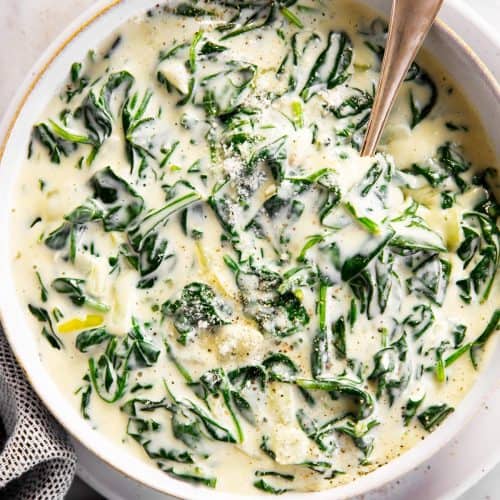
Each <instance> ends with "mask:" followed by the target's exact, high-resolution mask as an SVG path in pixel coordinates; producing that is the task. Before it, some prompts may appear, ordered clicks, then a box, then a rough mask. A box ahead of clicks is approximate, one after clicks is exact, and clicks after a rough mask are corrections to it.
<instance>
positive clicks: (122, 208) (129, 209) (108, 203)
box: [89, 167, 144, 231]
mask: <svg viewBox="0 0 500 500" xmlns="http://www.w3.org/2000/svg"><path fill="white" fill-rule="evenodd" d="M89 184H90V186H91V187H92V189H93V191H94V194H93V197H94V198H95V199H96V200H99V201H100V202H101V203H103V204H104V206H105V211H104V214H103V217H102V223H103V226H104V230H105V231H125V230H126V229H128V228H129V227H131V226H132V225H133V224H134V222H136V220H137V218H138V217H139V215H140V214H141V212H142V211H143V209H144V200H143V198H142V197H141V196H140V195H139V194H138V193H137V192H136V191H135V190H134V189H133V188H132V187H131V186H130V185H129V184H128V183H127V182H126V181H125V180H123V179H122V178H121V177H118V176H117V175H116V174H115V173H114V172H113V170H112V169H111V167H106V168H104V169H102V170H99V171H98V172H96V173H95V174H94V175H93V176H92V177H91V179H90V181H89Z"/></svg>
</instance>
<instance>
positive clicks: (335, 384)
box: [296, 378, 375, 420]
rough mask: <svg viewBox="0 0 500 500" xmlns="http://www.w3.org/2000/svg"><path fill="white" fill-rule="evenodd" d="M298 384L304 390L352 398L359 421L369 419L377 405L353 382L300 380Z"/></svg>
mask: <svg viewBox="0 0 500 500" xmlns="http://www.w3.org/2000/svg"><path fill="white" fill-rule="evenodd" d="M296 383H297V385H298V386H299V387H302V388H304V389H308V390H313V391H314V390H322V391H327V392H333V393H337V394H339V395H341V396H345V397H350V398H352V399H353V402H354V404H355V405H356V407H357V409H356V412H355V416H356V418H357V419H358V420H361V419H364V418H367V417H369V416H370V415H371V414H372V413H373V410H374V406H375V403H374V401H373V398H372V396H371V394H370V393H369V392H367V391H365V390H363V389H361V388H360V387H358V385H357V384H356V383H355V382H353V381H352V380H349V379H342V378H335V379H326V378H324V379H321V380H307V379H302V378H300V379H297V380H296Z"/></svg>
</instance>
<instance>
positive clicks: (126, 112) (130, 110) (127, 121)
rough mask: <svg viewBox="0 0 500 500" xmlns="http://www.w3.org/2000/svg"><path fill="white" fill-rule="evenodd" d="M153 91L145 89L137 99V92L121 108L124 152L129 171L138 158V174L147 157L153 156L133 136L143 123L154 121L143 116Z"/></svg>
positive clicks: (141, 170) (143, 166) (143, 167)
mask: <svg viewBox="0 0 500 500" xmlns="http://www.w3.org/2000/svg"><path fill="white" fill-rule="evenodd" d="M152 96H153V92H152V91H151V90H146V92H144V96H143V97H142V99H141V100H140V101H139V95H138V94H137V93H135V94H133V95H132V96H131V97H128V98H127V99H126V101H125V103H124V105H123V109H122V127H123V133H124V134H125V152H126V155H127V159H128V161H129V163H130V168H131V171H133V170H134V167H135V162H136V158H138V159H139V162H140V167H139V174H141V173H142V172H143V170H144V169H145V167H146V165H147V158H148V157H149V158H153V159H154V158H155V156H154V154H153V153H151V151H150V150H149V148H148V147H145V146H143V145H142V144H140V143H139V142H138V140H137V139H136V138H135V137H134V134H135V132H136V131H137V130H138V129H139V128H141V127H142V126H143V125H145V124H147V123H150V122H152V121H154V118H153V117H151V116H150V117H144V114H145V112H146V109H147V108H148V105H149V103H150V101H151V97H152Z"/></svg>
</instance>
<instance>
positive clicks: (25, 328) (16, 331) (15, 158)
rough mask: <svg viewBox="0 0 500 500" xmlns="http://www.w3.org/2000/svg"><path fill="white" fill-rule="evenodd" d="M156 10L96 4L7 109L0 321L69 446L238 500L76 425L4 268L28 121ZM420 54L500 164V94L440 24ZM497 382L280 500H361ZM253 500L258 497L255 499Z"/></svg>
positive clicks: (194, 491) (181, 492)
mask: <svg viewBox="0 0 500 500" xmlns="http://www.w3.org/2000/svg"><path fill="white" fill-rule="evenodd" d="M360 2H361V3H365V4H367V5H368V6H370V7H372V8H375V9H376V10H379V11H380V12H381V13H385V14H387V13H388V10H389V6H390V1H389V0H387V1H386V0H371V1H370V0H360ZM154 4H156V0H122V1H120V0H114V1H112V2H110V1H109V0H107V1H102V2H97V3H96V4H95V6H93V7H92V8H91V9H89V10H88V11H87V12H86V13H85V14H84V15H83V16H81V17H80V18H79V19H78V20H77V21H76V22H74V23H72V24H71V25H70V26H69V27H68V29H66V30H65V31H64V33H63V34H62V35H61V36H60V37H59V38H58V39H57V40H56V41H55V42H54V43H53V44H52V45H51V46H50V47H49V48H48V49H47V50H46V52H45V53H44V54H43V55H42V57H41V58H40V60H39V62H38V63H37V65H36V67H35V68H34V70H33V72H30V74H34V75H35V77H34V78H30V79H29V80H28V81H26V82H25V84H24V85H23V87H22V88H21V89H20V91H19V93H18V95H17V97H16V99H15V100H14V101H13V102H12V103H11V106H10V108H9V111H8V112H7V114H6V116H5V119H4V121H3V123H2V126H1V127H0V228H2V232H3V241H4V243H3V245H1V246H0V276H1V277H2V279H1V286H0V317H1V320H2V325H3V327H4V330H5V333H6V334H7V338H8V340H9V342H10V344H11V346H12V348H13V350H14V353H15V355H16V357H17V359H18V361H19V364H20V365H21V367H22V368H23V370H24V371H25V373H26V376H27V377H28V379H29V380H30V382H31V384H32V385H33V387H34V388H35V390H36V391H37V393H38V395H39V396H40V398H41V399H42V401H43V402H44V403H45V404H46V406H47V407H48V408H49V410H50V411H51V412H52V413H53V415H54V416H55V417H56V418H57V419H58V420H59V422H60V423H61V424H62V425H63V426H64V427H65V428H66V430H67V431H68V432H69V433H70V434H71V435H72V436H73V438H75V439H77V440H78V441H79V442H81V443H82V444H83V445H84V446H85V447H86V448H88V449H89V450H90V451H91V452H92V453H94V454H95V455H96V456H97V457H99V459H100V460H102V461H103V462H105V463H107V464H108V465H110V466H112V467H113V468H115V469H116V470H118V471H120V472H121V473H123V474H124V475H125V476H127V477H129V478H130V479H132V480H134V481H137V482H139V483H142V484H144V485H145V486H147V487H149V488H152V489H154V490H157V491H159V492H163V493H168V494H170V495H173V496H177V497H183V498H193V499H195V498H196V499H203V498H206V497H207V495H208V494H209V495H210V497H211V498H213V499H214V500H215V499H220V500H222V499H225V500H230V499H235V498H237V495H234V494H232V493H231V494H230V493H223V492H217V491H210V492H208V491H207V490H206V489H204V488H200V487H195V486H192V485H190V484H187V483H184V482H181V481H178V480H176V479H173V478H171V477H170V476H168V475H166V474H164V473H163V472H161V471H160V470H159V469H157V468H156V467H155V466H154V464H152V465H149V464H147V463H145V462H142V461H141V460H139V459H137V458H135V457H134V456H132V455H129V454H127V453H124V452H123V448H122V447H121V446H119V445H117V444H115V443H113V442H111V441H109V440H107V439H106V437H105V436H103V435H102V434H101V433H99V432H97V431H95V430H93V429H92V428H91V427H90V425H89V424H88V422H86V421H85V420H83V419H82V418H81V416H80V414H79V413H78V412H77V411H76V410H75V409H74V408H73V406H72V405H71V404H70V402H69V400H68V398H67V396H66V395H65V394H63V393H62V392H61V391H60V389H59V388H58V386H57V385H56V383H55V382H54V381H53V380H52V378H51V377H50V376H49V374H48V373H47V371H46V370H45V368H44V365H43V364H42V362H41V360H40V357H39V353H38V349H37V342H36V341H35V338H34V335H35V332H33V331H32V329H31V328H30V327H29V325H28V322H27V319H26V310H25V306H24V304H21V303H20V301H19V300H18V297H17V295H16V291H15V290H16V288H15V277H14V276H13V273H12V269H11V266H10V261H11V256H10V248H9V244H8V242H9V238H8V235H9V213H10V210H11V207H12V206H13V205H12V191H13V189H12V188H13V185H14V183H15V181H16V177H17V173H18V170H19V166H20V165H21V164H22V162H23V160H24V158H25V155H26V151H27V145H28V141H29V137H30V133H31V127H32V124H33V121H34V120H35V119H36V118H37V117H38V116H39V115H40V113H41V112H42V110H43V109H44V108H45V107H46V105H47V103H48V100H49V99H50V97H51V95H52V92H53V89H54V88H55V87H57V86H59V85H61V84H62V82H63V81H64V79H65V77H66V74H67V70H68V67H69V66H70V65H71V63H72V62H73V61H74V60H80V59H82V58H83V57H84V55H85V54H86V52H87V50H88V48H89V47H93V46H96V45H97V44H98V43H99V41H100V40H102V39H103V38H104V37H106V36H107V35H108V34H109V33H110V32H111V31H113V30H114V29H115V28H117V27H118V26H119V25H120V24H122V23H123V22H124V21H125V20H126V19H128V18H129V17H131V16H133V15H135V14H137V13H140V12H143V11H145V10H146V9H147V8H148V7H149V6H151V5H154ZM448 8H451V9H452V10H453V8H456V7H453V4H452V5H451V6H448ZM479 28H480V27H479ZM480 29H481V35H482V36H481V37H478V38H477V40H478V41H477V43H479V44H481V43H483V44H488V43H489V44H491V50H493V51H496V52H497V53H498V51H500V42H499V40H498V39H496V38H495V37H492V36H488V33H487V30H485V29H482V28H480ZM426 48H427V49H429V50H430V51H431V52H432V53H433V54H434V56H436V57H437V58H438V59H439V60H440V61H442V64H443V65H444V67H445V68H446V69H447V70H448V71H449V73H450V74H451V76H452V77H453V79H454V80H455V81H456V82H458V83H459V86H461V87H462V90H463V91H464V93H465V95H466V96H468V98H469V99H470V100H471V102H473V104H474V106H475V108H476V110H477V112H478V113H479V116H480V117H481V119H482V122H483V124H484V126H485V129H486V130H488V131H492V134H493V131H494V133H495V135H491V136H490V140H491V142H492V144H493V146H494V150H495V151H496V154H497V157H500V137H499V134H498V132H497V130H498V128H497V127H498V124H499V123H500V88H499V85H498V83H497V82H496V81H495V79H494V77H493V76H492V74H491V73H490V72H489V71H488V69H487V68H486V67H485V66H484V65H483V64H482V63H481V62H480V60H479V59H478V58H477V56H475V55H474V53H473V52H472V50H471V49H470V48H469V47H468V46H467V45H466V44H465V43H464V42H463V41H461V39H460V38H458V36H457V35H456V34H454V32H452V31H451V30H450V29H449V28H448V27H447V26H445V25H444V24H443V23H441V22H439V23H437V24H436V25H435V26H434V28H433V29H432V31H431V33H430V35H429V38H428V40H427V42H426ZM492 61H493V62H495V61H496V63H495V64H496V67H493V68H491V69H492V71H493V73H494V74H496V75H499V74H500V58H496V59H495V58H492ZM496 356H500V344H498V345H497V346H496V348H495V352H493V353H492V356H491V357H492V358H495V357H496ZM498 380H500V363H497V364H494V363H489V364H488V366H487V367H485V368H484V370H483V371H482V373H481V376H480V377H479V379H478V381H477V383H476V384H475V385H474V387H473V388H472V390H471V391H470V392H469V393H468V395H467V396H466V398H465V399H464V400H463V401H462V402H461V403H460V404H459V405H458V408H457V410H456V411H455V412H454V414H453V415H451V416H450V417H449V418H448V419H447V420H446V423H445V424H444V425H442V426H441V427H440V428H438V429H437V430H436V431H435V432H434V433H432V434H431V435H430V436H428V437H427V438H426V439H425V440H424V441H422V442H421V443H419V444H418V445H417V446H415V447H414V448H412V449H411V450H409V451H407V452H405V453H404V454H403V455H402V456H401V457H399V458H397V459H395V460H393V461H391V462H390V463H388V464H387V465H385V466H383V467H381V468H379V469H377V470H376V471H374V472H372V473H370V474H368V475H366V476H364V477H361V478H360V479H358V480H356V481H355V482H353V483H350V484H347V485H344V486H340V487H338V488H335V489H332V490H328V491H323V492H318V493H289V494H287V495H285V497H286V498H290V499H297V500H298V499H301V500H306V499H308V500H311V499H320V498H325V499H326V498H328V499H329V500H333V499H340V498H348V497H351V496H355V495H361V494H364V493H367V492H368V491H371V490H374V489H376V488H379V487H380V486H382V485H383V484H386V483H388V482H389V481H392V480H394V479H395V478H397V477H398V476H401V475H402V474H404V473H406V472H408V471H410V470H411V469H413V468H414V467H416V466H417V465H418V464H420V463H422V462H424V461H425V460H427V459H428V458H429V457H431V456H432V455H433V454H434V453H436V452H437V451H438V450H439V449H441V448H442V447H443V446H444V445H445V444H446V443H448V441H449V440H450V439H452V438H453V436H455V435H456V434H457V433H458V432H459V431H460V429H461V428H463V426H464V425H465V424H466V423H467V421H468V420H469V419H470V417H471V416H472V415H473V414H474V413H475V411H476V410H477V409H478V407H479V403H480V401H481V400H482V399H483V398H484V397H485V395H486V394H487V393H488V391H489V390H491V388H492V387H493V385H494V384H495V383H497V382H498ZM255 497H256V498H257V496H255ZM245 498H252V497H249V496H247V497H245ZM259 498H262V497H261V496H259Z"/></svg>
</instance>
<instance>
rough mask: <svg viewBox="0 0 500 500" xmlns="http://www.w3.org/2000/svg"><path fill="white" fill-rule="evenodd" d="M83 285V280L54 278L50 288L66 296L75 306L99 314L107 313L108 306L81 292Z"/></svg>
mask: <svg viewBox="0 0 500 500" xmlns="http://www.w3.org/2000/svg"><path fill="white" fill-rule="evenodd" d="M84 284H85V280H82V279H78V278H56V279H55V280H54V281H52V288H53V289H54V290H55V291H56V292H59V293H61V294H63V295H67V296H68V298H69V299H70V300H71V302H73V304H75V306H78V307H82V306H87V307H90V308H91V309H95V310H96V311H100V312H107V311H109V306H107V305H106V304H103V303H102V302H99V301H98V300H96V299H94V298H92V297H89V296H88V295H86V294H85V293H84V292H83V289H82V285H84Z"/></svg>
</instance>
